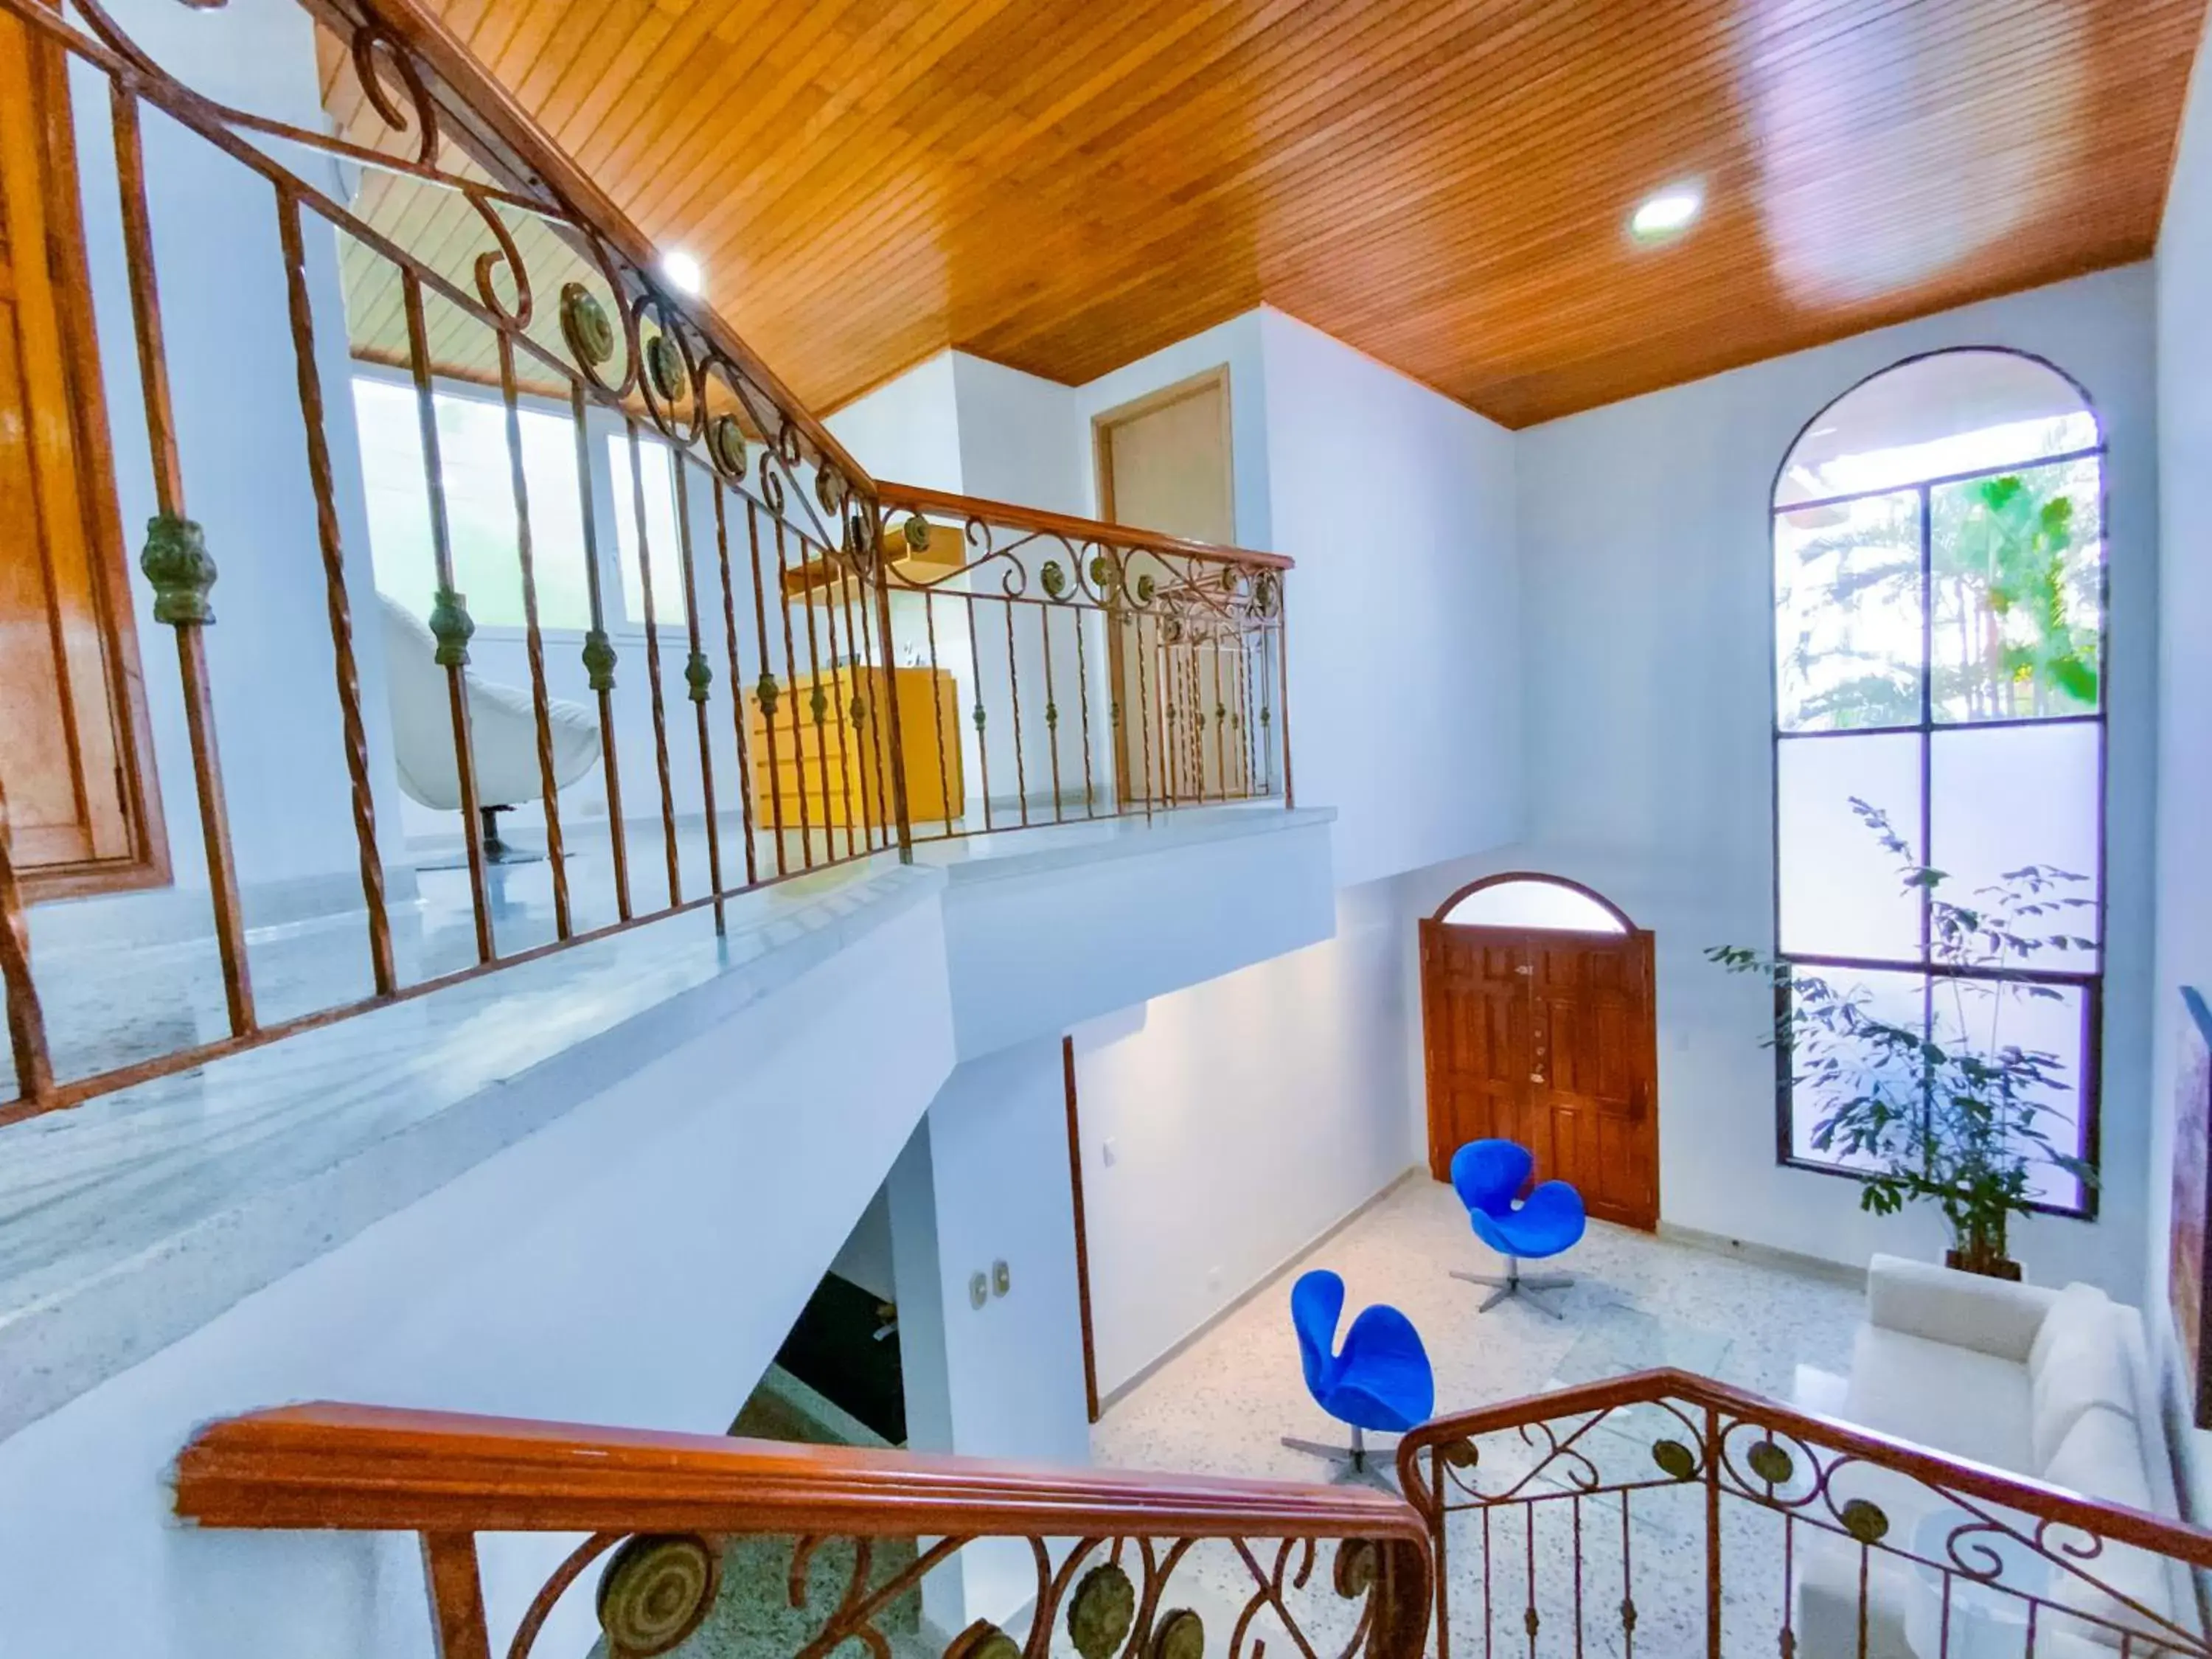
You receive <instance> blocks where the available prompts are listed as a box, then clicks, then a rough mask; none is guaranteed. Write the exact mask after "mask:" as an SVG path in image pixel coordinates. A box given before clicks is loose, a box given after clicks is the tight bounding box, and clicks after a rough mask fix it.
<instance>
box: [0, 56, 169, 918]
mask: <svg viewBox="0 0 2212 1659" xmlns="http://www.w3.org/2000/svg"><path fill="white" fill-rule="evenodd" d="M51 56H52V54H51V52H45V51H33V47H32V44H31V41H30V39H29V36H28V33H27V30H26V28H25V27H24V25H23V24H22V23H21V22H19V21H17V20H15V18H13V17H10V16H7V15H4V14H0V708H6V709H7V711H8V716H9V717H8V720H7V721H6V722H5V724H4V726H0V790H4V792H5V794H6V798H7V803H8V810H9V823H10V826H11V831H12V834H11V842H10V846H11V850H12V852H13V854H14V855H15V863H16V866H17V868H18V871H19V872H20V873H21V875H22V877H23V878H24V881H25V884H26V885H27V886H28V887H29V888H30V889H31V890H32V891H33V894H34V895H47V894H52V893H56V892H63V891H84V890H89V889H95V888H100V887H106V886H118V885H128V884H137V883H139V882H143V881H144V880H148V879H158V878H160V877H161V874H162V873H163V872H162V871H161V867H160V866H161V854H160V853H159V852H158V850H157V849H156V848H155V845H154V838H153V834H152V829H151V826H150V825H149V822H148V813H149V802H150V797H151V793H152V792H151V790H150V788H149V787H148V785H147V782H146V780H145V779H144V778H143V775H142V774H141V770H140V768H141V766H142V764H143V760H142V757H143V755H144V754H145V746H144V741H143V729H144V728H143V714H142V713H141V712H139V710H138V708H137V696H136V693H137V661H136V646H135V641H134V640H133V638H132V632H131V624H130V620H129V595H128V590H127V588H126V587H125V585H124V583H125V577H124V576H123V574H122V570H121V565H122V550H121V537H120V532H119V528H118V526H117V524H116V520H115V508H114V501H113V497H112V483H111V480H110V478H109V476H108V472H107V456H106V448H105V426H104V423H103V417H102V416H101V415H100V410H99V405H98V401H97V398H98V374H97V368H96V364H97V359H96V356H94V351H93V348H92V341H91V334H90V328H91V322H90V315H89V312H88V307H87V301H86V297H85V283H84V277H83V271H82V242H81V233H80V229H79V227H78V225H77V223H76V194H75V181H76V168H75V164H74V159H73V155H72V153H71V150H70V141H69V134H68V123H67V120H66V118H65V117H66V111H65V110H64V109H63V108H62V105H61V99H60V88H61V84H62V83H61V81H60V78H59V76H58V74H56V73H55V72H54V67H53V65H52V63H51V62H50V61H49V59H50V58H51Z"/></svg>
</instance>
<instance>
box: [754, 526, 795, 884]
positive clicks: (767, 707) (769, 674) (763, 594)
mask: <svg viewBox="0 0 2212 1659" xmlns="http://www.w3.org/2000/svg"><path fill="white" fill-rule="evenodd" d="M745 537H746V539H747V541H748V542H749V543H750V544H751V547H752V562H753V630H754V632H755V634H756V635H757V636H758V638H759V642H760V665H761V671H760V683H759V684H758V685H757V686H756V687H755V688H754V691H753V700H754V702H755V703H756V704H757V706H758V707H759V708H760V711H761V736H762V738H763V740H764V741H765V742H766V743H767V744H768V811H769V822H770V823H772V824H773V825H774V826H775V872H776V874H778V875H779V876H781V875H788V874H789V873H790V866H789V864H788V863H787V860H786V857H785V854H784V846H783V767H782V765H781V763H780V761H779V759H778V757H777V755H776V741H775V704H776V695H777V692H776V684H775V669H774V668H772V667H771V666H770V665H769V631H768V584H767V582H766V580H764V579H763V577H762V575H761V562H760V555H761V545H760V507H759V505H758V503H757V502H755V501H752V500H751V499H750V497H748V498H747V499H746V501H745ZM778 598H779V599H781V589H779V591H778ZM789 649H790V644H789V637H788V635H787V636H786V641H785V650H786V653H788V652H789ZM787 673H788V670H787Z"/></svg>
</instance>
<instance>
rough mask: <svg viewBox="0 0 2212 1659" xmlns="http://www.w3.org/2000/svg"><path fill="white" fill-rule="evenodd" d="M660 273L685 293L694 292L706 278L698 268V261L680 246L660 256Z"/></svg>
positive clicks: (705, 274) (704, 273)
mask: <svg viewBox="0 0 2212 1659" xmlns="http://www.w3.org/2000/svg"><path fill="white" fill-rule="evenodd" d="M660 274H661V275H662V276H665V277H667V278H668V280H669V281H670V282H671V283H675V284H676V286H677V287H678V288H680V289H683V290H684V292H685V293H686V294H696V293H697V292H698V291H699V289H700V286H701V285H702V283H704V282H705V281H706V280H707V273H706V272H704V271H703V270H700V269H699V262H698V261H697V260H696V259H695V258H692V257H691V256H690V254H688V253H686V252H684V251H683V250H682V249H680V248H679V249H678V250H677V251H676V252H672V253H664V254H662V255H661V256H660Z"/></svg>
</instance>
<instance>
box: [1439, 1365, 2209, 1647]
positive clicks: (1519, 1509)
mask: <svg viewBox="0 0 2212 1659" xmlns="http://www.w3.org/2000/svg"><path fill="white" fill-rule="evenodd" d="M2151 1432H2152V1433H2153V1434H2154V1435H2155V1434H2156V1433H2157V1431H2156V1429H2155V1428H2153V1430H2152V1431H2151ZM2118 1455H2119V1456H2122V1457H2126V1456H2134V1455H2137V1454H2136V1452H2135V1450H2134V1448H2133V1444H2132V1442H2131V1441H2123V1443H2122V1445H2121V1447H2120V1449H2119V1451H2118ZM1398 1470H1399V1474H1400V1478H1401V1482H1402V1484H1403V1486H1404V1489H1405V1491H1406V1492H1407V1496H1408V1497H1409V1498H1411V1499H1412V1501H1413V1504H1415V1506H1416V1507H1417V1508H1419V1510H1421V1511H1422V1514H1423V1516H1424V1518H1425V1521H1426V1522H1427V1525H1428V1528H1429V1536H1430V1541H1431V1547H1432V1549H1433V1551H1434V1553H1435V1558H1436V1577H1435V1580H1434V1592H1433V1593H1434V1595H1435V1598H1436V1605H1435V1628H1436V1632H1437V1634H1436V1650H1437V1652H1439V1653H1450V1654H1455V1655H1459V1656H1472V1655H1476V1654H1480V1655H1484V1656H1489V1655H1492V1654H1510V1653H1524V1654H1528V1655H1531V1656H1534V1655H1536V1654H1539V1653H1544V1654H1554V1653H1556V1654H1565V1653H1575V1654H1583V1653H1602V1654H1620V1655H1624V1656H1626V1655H1630V1654H1633V1653H1637V1652H1643V1653H1647V1654H1682V1653H1690V1652H1699V1651H1702V1652H1704V1653H1706V1654H1709V1655H1711V1656H1715V1659H1717V1656H1720V1655H1722V1654H1729V1655H1736V1654H1753V1653H1779V1654H1781V1655H1782V1656H1784V1659H1791V1656H1797V1655H1802V1656H1806V1659H1854V1656H1856V1659H1867V1656H1877V1659H1905V1656H1918V1659H1948V1656H1954V1655H1955V1656H1969V1655H1996V1654H2004V1655H2008V1656H2016V1659H2035V1656H2039V1655H2040V1656H2044V1659H2056V1656H2061V1655H2064V1656H2087V1655H2093V1654H2100V1653H2101V1654H2106V1655H2110V1654H2112V1653H2118V1654H2120V1655H2122V1656H2135V1659H2148V1656H2152V1655H2169V1654H2172V1655H2179V1654H2190V1655H2204V1654H2208V1653H2212V1643H2208V1641H2207V1639H2206V1636H2205V1633H2204V1626H2203V1621H2202V1619H2201V1616H2200V1612H2199V1607H2198V1603H2197V1589H2196V1583H2195V1578H2194V1574H2195V1573H2196V1572H2197V1571H2203V1570H2206V1569H2212V1533H2206V1532H2203V1531H2200V1530H2198V1529H2197V1528H2192V1527H2189V1526H2186V1525H2184V1524H2182V1523H2180V1522H2175V1521H2171V1520H2166V1519H2163V1518H2161V1517H2160V1516H2154V1515H2149V1514H2146V1513H2143V1512H2142V1511H2140V1510H2133V1509H2128V1508H2124V1507H2122V1506H2120V1505H2118V1504H2112V1503H2107V1502H2105V1501H2103V1500H2101V1499H2097V1498H2084V1497H2081V1496H2080V1495H2078V1494H2076V1493H2074V1492H2067V1491H2062V1490H2060V1489H2059V1488H2057V1487H2055V1486H2046V1485H2045V1484H2043V1483H2041V1482H2038V1481H2033V1480H2022V1479H2019V1478H2017V1477H2015V1476H2012V1475H2008V1474H2001V1473H1999V1472H1997V1471H1996V1470H1994V1469H1990V1468H1984V1467H1983V1466H1981V1465H1978V1464H1972V1463H1967V1462H1961V1461H1960V1460H1958V1459H1955V1458H1952V1457H1948V1456H1946V1455H1942V1454H1940V1453H1937V1452H1933V1451H1930V1450H1928V1449H1925V1448H1923V1447H1919V1446H1914V1445H1910V1444H1906V1443H1903V1442H1899V1441H1895V1440H1892V1439H1889V1438H1887V1437H1885V1436H1881V1435H1878V1434H1874V1433H1871V1432H1869V1431H1866V1430H1863V1429H1859V1428H1856V1427H1853V1426H1851V1425H1847V1424H1843V1423H1838V1422H1834V1421H1831V1420H1829V1419H1824V1418H1820V1417H1816V1416H1814V1415H1811V1414H1809V1413H1804V1412H1800V1411H1796V1410H1793V1409H1791V1408H1790V1407H1785V1406H1782V1405H1779V1404H1778V1403H1776V1402H1775V1401H1771V1400H1766V1399H1764V1398H1761V1397H1760V1396H1759V1395H1753V1394H1748V1393H1746V1392H1744V1391H1742V1390H1741V1389H1733V1388H1730V1387H1728V1386H1727V1385H1725V1384H1723V1383H1715V1382H1713V1381H1711V1379H1709V1378H1705V1377H1701V1376H1692V1375H1691V1374H1689V1373H1686V1372H1682V1371H1675V1370H1652V1371H1643V1372H1638V1373H1637V1374H1635V1375H1632V1376H1622V1377H1619V1378H1614V1379H1610V1380H1607V1381H1604V1382H1599V1383H1588V1384H1584V1385H1582V1386H1579V1387H1575V1388H1571V1389H1564V1390H1562V1391H1560V1392H1559V1393H1555V1394H1549V1395H1540V1396H1537V1397H1535V1398H1533V1399H1526V1400H1517V1401H1507V1402H1504V1403H1502V1404H1499V1405H1496V1406H1492V1407H1484V1408H1482V1409H1480V1410H1476V1411H1471V1412H1462V1413H1451V1414H1449V1415H1446V1416H1443V1417H1440V1418H1437V1419H1435V1420H1434V1421H1432V1422H1431V1423H1428V1424H1426V1425H1423V1426H1422V1427H1420V1428H1419V1429H1416V1430H1414V1431H1413V1432H1412V1433H1411V1434H1408V1435H1407V1437H1405V1438H1404V1440H1403V1441H1402V1442H1401V1444H1400V1448H1399V1452H1398ZM2134 1473H2135V1474H2137V1475H2140V1474H2141V1472H2140V1471H2135V1472H2134ZM2106 1474H2108V1476H2110V1477H2112V1478H2114V1479H2115V1480H2117V1481H2118V1482H2120V1483H2124V1482H2125V1481H2126V1480H2127V1479H2128V1478H2129V1474H2130V1472H2129V1471H2127V1470H2125V1469H2123V1468H2113V1469H2110V1470H2107V1471H2106Z"/></svg>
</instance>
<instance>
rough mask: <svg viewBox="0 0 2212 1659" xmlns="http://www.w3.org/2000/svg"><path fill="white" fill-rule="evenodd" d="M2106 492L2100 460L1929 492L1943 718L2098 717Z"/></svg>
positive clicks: (1936, 690) (1937, 692) (1937, 695)
mask: <svg viewBox="0 0 2212 1659" xmlns="http://www.w3.org/2000/svg"><path fill="white" fill-rule="evenodd" d="M2099 495H2100V489H2099V479H2098V466H2097V463H2096V461H2095V460H2094V459H2088V460H2081V461H2069V462H2066V463H2063V464H2062V465H2057V466H2041V467H2031V468H2027V469H2025V470H2023V471H2019V472H2006V473H2001V474H1999V475H1997V476H1996V477H1988V478H1975V479H1971V480H1968V481H1967V482H1966V483H1955V484H1941V485H1938V486H1937V487H1936V489H1933V490H1931V491H1930V492H1929V564H1930V579H1931V581H1932V583H1933V586H1934V593H1935V600H1936V625H1935V629H1934V631H1933V635H1932V637H1931V641H1930V642H1931V647H1932V652H1933V657H1934V660H1933V663H1932V665H1931V666H1932V671H1933V673H1934V676H1935V683H1934V686H1933V690H1932V696H1933V701H1934V704H1935V714H1936V719H1937V720H1939V721H1945V722H1955V721H1967V720H2026V719H2036V718H2042V717H2046V716H2049V715H2052V714H2089V713H2093V712H2094V711H2095V709H2096V708H2097V706H2098V692H2099V681H2100V675H2101V671H2102V667H2103V651H2102V641H2100V638H2099V635H2098V628H2099V610H2100V603H2099V600H2100V586H2101V583H2102V581H2103V542H2102V539H2101V529H2100V525H2099V523H2098V508H2099Z"/></svg>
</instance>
